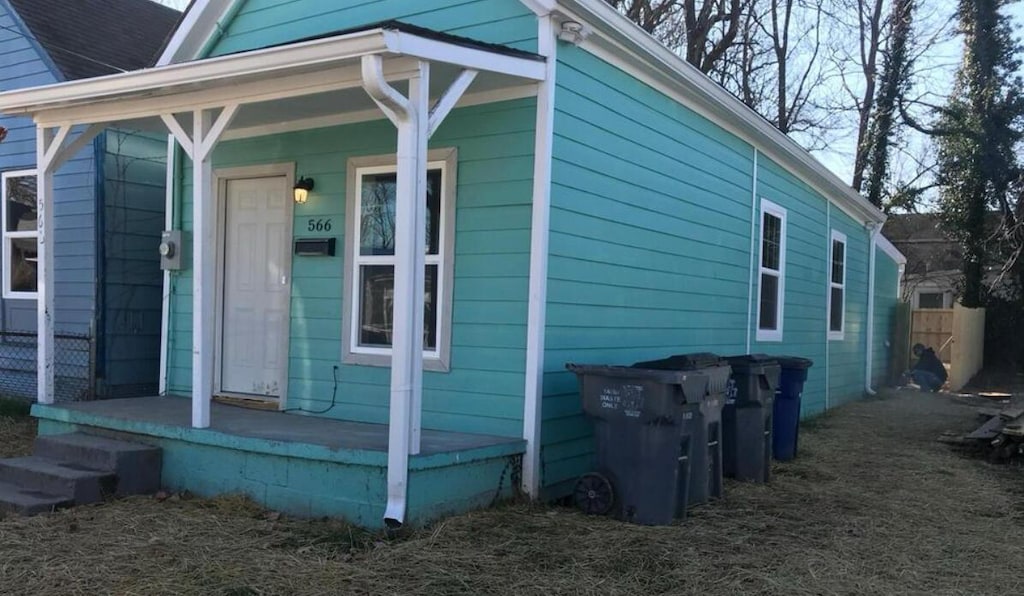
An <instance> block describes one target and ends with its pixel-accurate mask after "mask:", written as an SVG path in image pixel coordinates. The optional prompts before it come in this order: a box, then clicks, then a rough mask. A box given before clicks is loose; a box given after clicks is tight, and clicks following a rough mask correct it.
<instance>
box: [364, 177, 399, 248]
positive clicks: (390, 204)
mask: <svg viewBox="0 0 1024 596" xmlns="http://www.w3.org/2000/svg"><path fill="white" fill-rule="evenodd" d="M362 182H363V184H362V187H363V188H362V208H361V211H362V213H361V214H360V217H361V221H360V226H361V227H360V229H359V234H360V235H359V254H361V255H393V254H395V175H394V174H371V175H367V176H363V181H362Z"/></svg>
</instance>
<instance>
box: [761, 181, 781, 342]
mask: <svg viewBox="0 0 1024 596" xmlns="http://www.w3.org/2000/svg"><path fill="white" fill-rule="evenodd" d="M765 214H769V215H774V216H775V217H777V218H779V219H780V220H781V221H782V229H781V233H780V238H779V269H778V271H775V270H773V269H767V268H765V267H764V265H763V263H764V260H763V259H762V258H761V251H762V250H763V249H764V216H765ZM786 219H787V217H786V210H785V209H783V208H782V207H780V206H779V205H777V204H775V203H773V202H771V201H769V200H768V199H764V198H762V199H761V211H760V216H759V220H758V242H757V272H758V274H757V311H756V312H757V316H756V317H755V321H754V324H755V325H756V326H757V327H756V329H757V337H756V339H757V341H772V342H778V341H782V331H783V323H784V322H785V319H784V318H783V316H784V314H785V310H786V235H787V229H786V226H787V222H786ZM764 273H767V274H768V275H774V276H776V277H778V279H779V296H778V301H777V303H776V304H775V321H776V323H777V324H778V325H777V328H776V329H761V291H762V284H761V275H762V274H764Z"/></svg>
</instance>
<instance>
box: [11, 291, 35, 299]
mask: <svg viewBox="0 0 1024 596" xmlns="http://www.w3.org/2000/svg"><path fill="white" fill-rule="evenodd" d="M3 298H4V300H38V299H39V294H37V293H31V294H28V293H22V292H12V293H10V294H4V296H3Z"/></svg>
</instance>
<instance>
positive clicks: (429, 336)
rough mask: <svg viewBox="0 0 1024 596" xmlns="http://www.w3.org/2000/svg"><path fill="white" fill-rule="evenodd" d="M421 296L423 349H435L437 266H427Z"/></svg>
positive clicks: (437, 305) (437, 306)
mask: <svg viewBox="0 0 1024 596" xmlns="http://www.w3.org/2000/svg"><path fill="white" fill-rule="evenodd" d="M423 287H424V296H423V349H424V350H430V351H433V350H436V349H437V316H438V312H437V311H438V308H439V306H440V305H439V304H438V301H437V299H438V293H437V290H438V287H437V265H427V271H426V279H425V281H424V286H423Z"/></svg>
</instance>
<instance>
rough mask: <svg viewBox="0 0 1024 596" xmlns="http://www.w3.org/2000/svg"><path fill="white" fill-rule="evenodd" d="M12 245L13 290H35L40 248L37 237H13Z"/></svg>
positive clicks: (11, 271) (11, 270) (11, 273)
mask: <svg viewBox="0 0 1024 596" xmlns="http://www.w3.org/2000/svg"><path fill="white" fill-rule="evenodd" d="M9 242H10V243H11V244H10V247H11V262H10V269H9V271H10V275H11V291H12V292H35V291H36V289H37V283H36V279H37V278H36V271H37V269H38V260H39V259H38V255H39V250H38V247H37V246H36V239H35V238H12V239H11V240H10V241H9Z"/></svg>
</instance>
